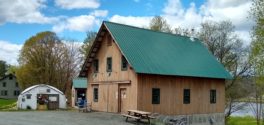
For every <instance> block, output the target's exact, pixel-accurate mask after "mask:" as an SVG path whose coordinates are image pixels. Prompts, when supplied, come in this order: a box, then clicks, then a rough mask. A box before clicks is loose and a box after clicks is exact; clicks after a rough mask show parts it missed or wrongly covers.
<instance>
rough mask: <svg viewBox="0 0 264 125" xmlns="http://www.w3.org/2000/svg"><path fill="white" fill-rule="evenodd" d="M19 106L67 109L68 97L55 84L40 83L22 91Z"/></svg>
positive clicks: (21, 107)
mask: <svg viewBox="0 0 264 125" xmlns="http://www.w3.org/2000/svg"><path fill="white" fill-rule="evenodd" d="M17 106H18V108H19V109H49V110H53V109H59V108H60V109H65V108H66V97H65V95H64V94H63V92H61V91H60V90H58V89H57V88H55V87H53V86H50V85H45V84H39V85H34V86H31V87H29V88H27V89H25V90H24V91H23V92H21V94H20V95H19V96H18V101H17Z"/></svg>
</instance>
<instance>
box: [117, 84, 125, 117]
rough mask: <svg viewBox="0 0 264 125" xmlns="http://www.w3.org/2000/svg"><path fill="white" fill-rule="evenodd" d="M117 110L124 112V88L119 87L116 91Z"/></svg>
mask: <svg viewBox="0 0 264 125" xmlns="http://www.w3.org/2000/svg"><path fill="white" fill-rule="evenodd" d="M118 101H119V103H118V112H121V113H125V112H126V110H125V109H126V105H127V91H126V88H119V92H118Z"/></svg>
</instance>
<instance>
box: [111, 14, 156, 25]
mask: <svg viewBox="0 0 264 125" xmlns="http://www.w3.org/2000/svg"><path fill="white" fill-rule="evenodd" d="M152 18H153V17H151V16H149V17H148V16H145V17H134V16H120V15H114V16H112V17H111V18H110V21H112V22H116V23H122V24H127V25H132V26H137V27H148V25H149V22H150V20H151V19H152Z"/></svg>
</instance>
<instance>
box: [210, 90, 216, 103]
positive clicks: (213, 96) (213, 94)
mask: <svg viewBox="0 0 264 125" xmlns="http://www.w3.org/2000/svg"><path fill="white" fill-rule="evenodd" d="M210 103H211V104H215V103H216V90H215V89H212V90H210Z"/></svg>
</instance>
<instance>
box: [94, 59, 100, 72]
mask: <svg viewBox="0 0 264 125" xmlns="http://www.w3.org/2000/svg"><path fill="white" fill-rule="evenodd" d="M98 64H99V61H98V59H95V60H94V62H93V67H94V73H98V71H99V65H98Z"/></svg>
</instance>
